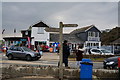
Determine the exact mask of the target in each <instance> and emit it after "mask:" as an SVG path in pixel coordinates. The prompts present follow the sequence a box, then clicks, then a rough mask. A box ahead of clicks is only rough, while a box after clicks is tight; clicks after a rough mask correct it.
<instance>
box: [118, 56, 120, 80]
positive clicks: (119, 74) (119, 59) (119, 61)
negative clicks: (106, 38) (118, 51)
mask: <svg viewBox="0 0 120 80" xmlns="http://www.w3.org/2000/svg"><path fill="white" fill-rule="evenodd" d="M118 70H119V72H118V77H119V80H120V57H118Z"/></svg>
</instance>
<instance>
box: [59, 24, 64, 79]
mask: <svg viewBox="0 0 120 80" xmlns="http://www.w3.org/2000/svg"><path fill="white" fill-rule="evenodd" d="M59 25H60V32H59V33H60V34H59V35H60V41H59V42H60V58H59V59H60V67H59V78H60V80H63V43H62V41H63V23H62V22H60V23H59Z"/></svg>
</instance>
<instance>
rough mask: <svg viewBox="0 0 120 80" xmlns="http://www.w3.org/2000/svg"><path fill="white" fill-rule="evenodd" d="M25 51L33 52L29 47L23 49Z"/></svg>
mask: <svg viewBox="0 0 120 80" xmlns="http://www.w3.org/2000/svg"><path fill="white" fill-rule="evenodd" d="M22 48H23V50H24V51H27V52H33V51H32V50H31V49H29V48H27V47H22Z"/></svg>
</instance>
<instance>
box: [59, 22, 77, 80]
mask: <svg viewBox="0 0 120 80" xmlns="http://www.w3.org/2000/svg"><path fill="white" fill-rule="evenodd" d="M77 26H78V25H77V24H63V23H62V22H60V23H59V27H60V31H59V35H60V41H59V42H60V58H59V59H60V60H59V61H60V66H59V79H60V80H63V65H62V63H63V44H62V42H63V27H77Z"/></svg>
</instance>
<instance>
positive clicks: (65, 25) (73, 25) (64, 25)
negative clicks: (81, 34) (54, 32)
mask: <svg viewBox="0 0 120 80" xmlns="http://www.w3.org/2000/svg"><path fill="white" fill-rule="evenodd" d="M77 26H78V25H77V24H63V27H77Z"/></svg>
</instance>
